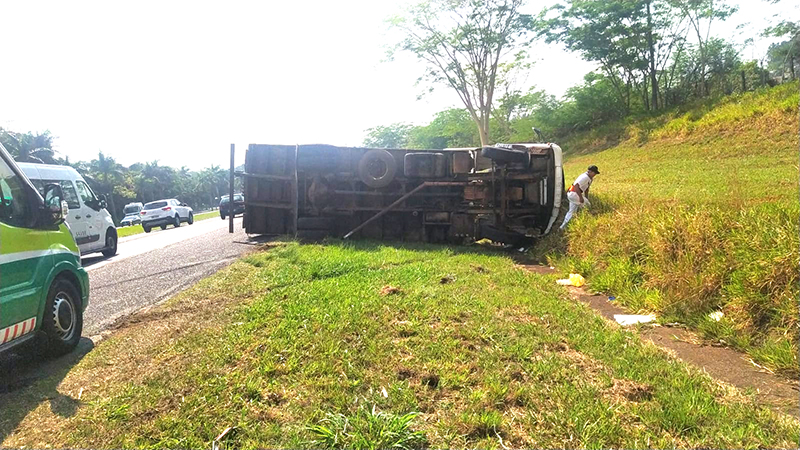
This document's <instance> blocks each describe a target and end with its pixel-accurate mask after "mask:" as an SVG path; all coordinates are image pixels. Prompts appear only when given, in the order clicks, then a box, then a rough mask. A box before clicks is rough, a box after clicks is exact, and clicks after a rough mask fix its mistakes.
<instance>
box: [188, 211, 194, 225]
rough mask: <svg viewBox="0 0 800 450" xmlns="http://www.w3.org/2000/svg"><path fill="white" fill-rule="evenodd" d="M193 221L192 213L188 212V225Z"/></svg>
mask: <svg viewBox="0 0 800 450" xmlns="http://www.w3.org/2000/svg"><path fill="white" fill-rule="evenodd" d="M193 223H194V214H192V213H189V225H191V224H193Z"/></svg>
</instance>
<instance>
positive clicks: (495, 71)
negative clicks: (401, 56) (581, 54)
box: [391, 0, 533, 145]
mask: <svg viewBox="0 0 800 450" xmlns="http://www.w3.org/2000/svg"><path fill="white" fill-rule="evenodd" d="M522 4H523V0H427V1H426V2H424V3H421V4H418V5H416V6H414V7H411V8H410V9H409V10H408V11H407V14H406V15H405V16H402V17H396V18H394V19H392V20H391V24H392V25H393V26H394V27H395V28H396V29H398V30H400V31H401V32H402V34H403V38H402V40H401V41H400V43H399V44H398V45H397V46H396V47H395V49H394V51H395V52H396V51H406V52H410V53H412V54H414V55H415V56H416V57H417V58H418V59H420V60H421V61H424V62H425V63H426V72H425V73H424V74H423V76H422V77H421V78H420V81H422V80H426V81H428V82H430V83H431V89H433V87H432V86H433V85H436V84H444V85H447V86H449V87H450V88H452V89H453V90H455V91H456V93H457V94H458V96H459V98H460V99H461V102H462V103H463V104H464V106H465V107H466V109H467V112H468V113H469V116H470V118H471V119H472V121H473V122H474V124H475V126H476V128H477V130H478V135H479V137H480V143H481V144H482V145H488V144H489V121H490V118H491V112H492V102H493V100H494V94H495V86H496V84H497V82H498V75H499V67H500V65H501V63H504V62H506V63H509V64H514V63H515V62H519V61H522V60H524V59H525V53H524V51H523V50H524V48H525V47H526V46H527V45H528V44H529V43H530V42H531V40H530V39H528V38H527V36H528V34H529V31H530V30H531V28H532V25H533V18H532V16H530V15H527V14H522V13H520V11H519V8H520V6H521V5H522Z"/></svg>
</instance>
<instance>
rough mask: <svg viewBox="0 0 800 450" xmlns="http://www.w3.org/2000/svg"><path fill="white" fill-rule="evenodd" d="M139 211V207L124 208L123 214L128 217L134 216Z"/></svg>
mask: <svg viewBox="0 0 800 450" xmlns="http://www.w3.org/2000/svg"><path fill="white" fill-rule="evenodd" d="M139 210H140V208H139V206H126V207H125V209H124V210H123V212H124V213H125V215H128V214H136V213H138V212H139Z"/></svg>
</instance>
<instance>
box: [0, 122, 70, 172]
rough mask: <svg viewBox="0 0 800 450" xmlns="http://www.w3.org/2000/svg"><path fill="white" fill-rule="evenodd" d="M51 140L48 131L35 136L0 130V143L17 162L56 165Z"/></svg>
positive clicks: (28, 133)
mask: <svg viewBox="0 0 800 450" xmlns="http://www.w3.org/2000/svg"><path fill="white" fill-rule="evenodd" d="M53 139H54V137H53V135H52V134H50V131H45V132H43V133H36V134H34V133H31V132H27V133H15V132H13V131H9V130H4V129H2V128H0V142H2V143H3V146H4V147H6V149H8V151H9V152H11V156H13V157H14V159H15V160H17V161H19V162H31V163H38V164H56V163H57V161H56V159H55V150H53Z"/></svg>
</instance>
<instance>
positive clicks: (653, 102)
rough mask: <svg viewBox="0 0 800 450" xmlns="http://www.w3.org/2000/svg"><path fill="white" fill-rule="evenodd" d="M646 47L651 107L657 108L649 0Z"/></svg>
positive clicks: (654, 54) (654, 53)
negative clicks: (648, 58)
mask: <svg viewBox="0 0 800 450" xmlns="http://www.w3.org/2000/svg"><path fill="white" fill-rule="evenodd" d="M647 47H648V50H649V52H650V85H651V87H650V93H651V94H652V100H651V101H650V105H651V109H652V110H656V109H658V78H657V75H656V49H655V44H654V43H653V15H652V13H651V11H650V0H648V1H647Z"/></svg>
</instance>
